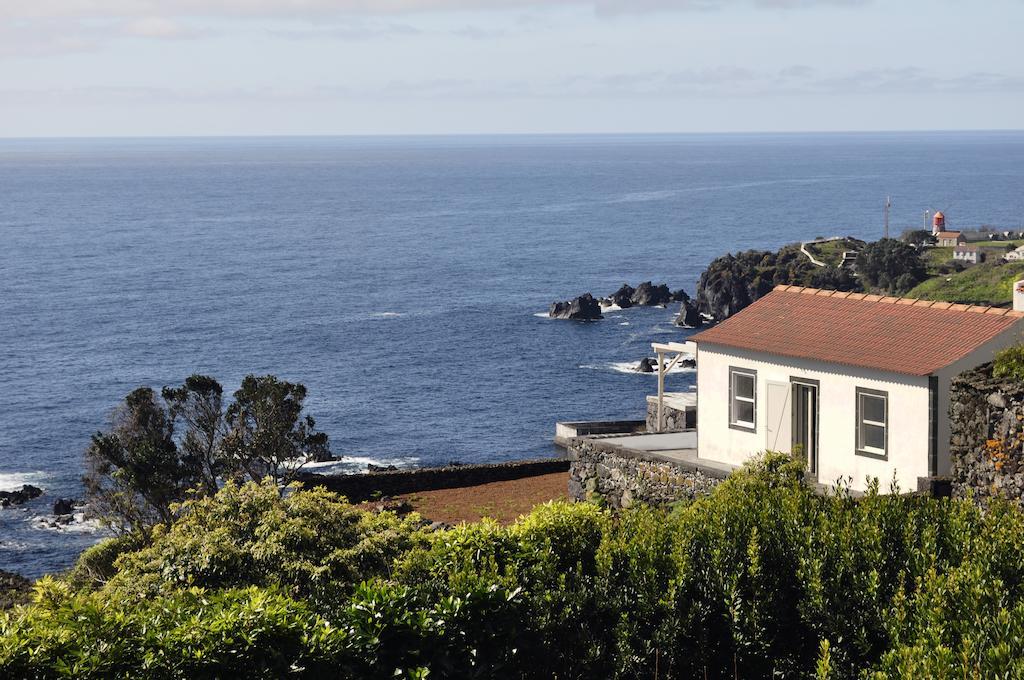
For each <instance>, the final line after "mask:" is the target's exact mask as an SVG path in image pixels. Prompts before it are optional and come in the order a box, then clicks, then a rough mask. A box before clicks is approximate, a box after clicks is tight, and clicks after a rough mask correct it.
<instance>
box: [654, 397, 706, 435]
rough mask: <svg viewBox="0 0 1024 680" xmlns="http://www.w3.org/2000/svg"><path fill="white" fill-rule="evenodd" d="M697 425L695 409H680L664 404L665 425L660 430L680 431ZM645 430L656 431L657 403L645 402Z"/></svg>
mask: <svg viewBox="0 0 1024 680" xmlns="http://www.w3.org/2000/svg"><path fill="white" fill-rule="evenodd" d="M695 427H697V412H696V411H695V410H691V411H689V413H687V412H686V411H681V410H679V409H676V408H672V407H671V406H668V405H667V404H666V405H665V427H664V429H662V432H682V431H683V430H692V429H693V428H695ZM647 431H648V432H657V431H658V404H657V402H654V403H651V402H647Z"/></svg>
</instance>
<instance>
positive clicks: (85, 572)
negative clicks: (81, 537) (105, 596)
mask: <svg viewBox="0 0 1024 680" xmlns="http://www.w3.org/2000/svg"><path fill="white" fill-rule="evenodd" d="M145 545H146V538H145V536H143V535H142V534H139V533H134V534H124V535H122V536H115V537H114V538H108V539H106V540H105V541H101V542H99V543H97V544H96V545H94V546H92V547H90V548H87V549H86V550H85V551H84V552H83V553H82V554H81V555H79V556H78V559H77V560H76V561H75V566H74V567H72V568H71V571H69V572H68V574H67V579H68V581H69V582H70V583H71V584H72V585H74V586H75V587H76V588H87V589H93V588H98V587H100V586H102V585H103V584H105V583H106V582H107V581H109V580H110V579H112V578H113V577H114V576H116V575H117V566H116V563H117V558H119V557H120V556H121V555H123V554H125V553H128V552H132V551H135V550H140V549H142V548H143V547H145Z"/></svg>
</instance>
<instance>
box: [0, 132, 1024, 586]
mask: <svg viewBox="0 0 1024 680" xmlns="http://www.w3.org/2000/svg"><path fill="white" fill-rule="evenodd" d="M1022 189H1024V133H927V134H925V133H921V134H895V133H893V134H807V135H679V136H551V137H547V136H535V137H450V138H446V137H433V138H264V139H139V140H0V489H7V488H13V487H14V486H18V485H20V484H21V483H23V482H25V481H28V482H31V483H35V484H38V485H40V486H42V487H44V488H45V489H46V492H47V495H46V496H45V497H43V498H42V499H40V500H38V501H35V502H33V503H31V504H29V506H28V507H27V508H25V509H6V510H0V568H3V569H10V570H14V571H20V572H22V573H24V574H26V575H29V576H38V575H39V574H41V573H44V572H48V571H54V570H58V569H62V568H65V567H67V566H68V565H69V564H70V563H71V562H72V561H73V560H74V558H75V556H76V555H77V553H78V552H79V551H80V550H81V549H83V548H84V547H85V546H87V545H89V544H90V543H91V542H92V541H94V540H95V539H96V536H95V535H94V534H93V533H90V532H89V531H77V532H76V531H59V530H55V529H47V528H41V527H40V525H39V524H38V522H37V521H36V520H35V519H34V518H35V517H36V516H38V515H40V514H45V513H46V512H47V511H48V506H49V504H50V503H52V500H53V498H54V497H56V496H60V495H65V496H67V495H70V496H81V487H80V482H79V478H80V475H81V459H82V452H83V450H84V449H85V447H86V445H87V444H88V441H89V436H90V434H92V433H93V432H95V431H96V430H97V429H99V428H102V427H103V426H104V425H105V423H106V420H107V418H108V416H109V413H110V412H111V410H112V409H113V408H114V407H115V406H116V405H117V404H118V402H119V400H120V399H121V398H123V396H124V395H125V394H127V393H128V392H129V391H130V390H132V389H133V388H135V387H137V386H139V385H152V386H155V387H160V386H163V385H173V384H179V383H180V382H181V381H182V380H183V379H184V378H185V377H186V376H188V375H189V374H190V373H193V372H202V373H207V374H210V375H213V376H216V377H217V378H219V379H220V380H221V381H222V382H223V383H224V384H225V385H226V386H227V387H228V388H229V389H234V388H235V387H237V385H238V383H239V382H240V380H241V378H242V377H243V376H244V375H246V374H247V373H274V374H276V375H278V376H279V377H282V378H286V379H289V380H293V381H300V382H303V383H305V384H306V385H307V387H308V388H309V392H310V397H309V400H308V403H309V409H310V411H311V413H312V414H313V415H314V416H315V417H316V419H317V422H318V424H319V426H320V427H321V428H322V429H323V430H324V431H326V432H327V433H328V434H329V435H330V437H331V441H332V443H333V448H334V449H335V451H336V452H337V453H340V454H342V455H344V456H347V457H348V458H349V460H350V461H352V463H353V468H356V467H365V464H366V463H367V462H377V463H396V464H399V465H429V464H438V463H444V462H446V461H449V460H459V461H463V462H483V461H500V460H507V459H516V458H527V457H538V456H546V455H550V454H551V453H552V447H551V445H550V439H551V436H552V434H553V428H554V423H555V421H557V420H568V419H594V418H624V417H642V415H643V412H644V396H645V395H646V394H648V393H650V392H651V391H652V390H654V389H655V382H654V379H653V378H652V377H651V376H647V375H640V374H635V373H630V372H628V371H627V370H624V368H625V364H627V363H628V362H635V361H637V360H639V359H640V358H641V357H643V356H645V355H647V354H648V349H649V343H650V342H651V341H653V340H681V339H683V338H684V337H685V336H686V335H687V332H686V331H682V330H680V329H677V328H674V327H673V326H672V325H671V321H672V318H673V316H674V314H675V311H676V310H675V309H629V310H624V311H622V312H614V313H611V314H609V315H608V317H607V318H606V319H605V320H603V321H601V322H598V323H590V324H581V323H573V322H564V321H552V320H548V319H546V318H542V316H543V312H545V310H546V309H547V306H548V304H549V303H550V302H551V301H552V300H555V299H565V298H569V297H572V296H575V295H577V294H579V293H582V292H586V291H592V292H594V293H595V294H600V295H604V294H608V293H610V292H612V291H613V290H615V289H616V288H618V286H619V285H621V284H622V283H623V282H629V283H631V284H633V285H635V284H637V283H639V282H640V281H644V280H648V279H653V280H654V281H655V282H662V281H664V282H667V283H669V285H670V286H672V287H673V288H678V287H685V288H686V289H687V290H688V291H690V292H691V293H692V292H693V290H694V287H695V284H696V281H697V279H698V277H699V275H700V273H701V271H702V270H703V268H704V267H705V265H706V264H707V263H708V262H709V261H710V260H711V259H713V258H714V257H716V256H718V255H720V254H722V253H725V252H727V251H733V252H735V251H737V250H742V249H747V248H775V247H778V246H780V245H782V244H785V243H789V242H793V241H797V240H801V239H806V238H811V237H815V236H829V235H837V234H843V235H845V234H852V235H855V236H858V237H861V238H875V237H878V236H880V235H881V230H882V206H883V203H884V200H885V196H886V195H891V196H892V197H893V203H894V207H893V213H892V214H893V218H892V222H893V231H894V232H897V231H899V230H900V229H903V228H906V227H917V226H919V225H920V224H921V216H922V211H923V210H924V209H926V208H932V209H942V210H944V211H945V212H946V214H947V217H948V219H949V224H950V226H951V227H954V228H956V227H970V226H977V225H979V224H992V225H998V226H1002V227H1006V228H1020V227H1021V224H1022V222H1024V217H1022V216H1024V191H1022ZM538 314H540V315H541V316H538ZM692 383H693V374H692V373H689V374H687V373H683V374H678V375H673V376H671V377H670V379H669V388H670V389H678V390H685V389H689V387H690V386H691V385H692Z"/></svg>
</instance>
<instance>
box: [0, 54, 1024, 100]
mask: <svg viewBox="0 0 1024 680" xmlns="http://www.w3.org/2000/svg"><path fill="white" fill-rule="evenodd" d="M1011 92H1017V93H1020V92H1024V77H1022V76H1018V75H1011V74H1004V73H994V72H969V73H962V74H958V75H954V76H949V77H944V76H939V75H935V74H933V73H929V72H927V71H925V70H923V69H920V68H916V67H906V68H892V69H870V70H863V71H856V72H852V73H846V74H838V75H821V74H819V72H818V71H817V70H816V69H813V68H811V67H807V66H802V65H795V66H790V67H787V68H783V69H779V70H774V71H753V70H748V69H742V68H735V67H720V68H712V69H685V70H676V71H665V72H655V71H651V72H635V73H633V72H624V73H618V74H608V75H600V76H593V75H572V76H562V77H549V78H530V79H525V80H515V79H507V80H500V81H498V80H475V79H467V78H435V79H426V80H392V81H389V82H385V83H381V84H376V85H365V86H361V87H360V86H329V85H323V86H318V87H315V88H291V89H289V88H280V87H274V88H254V89H243V88H235V89H225V90H219V89H218V90H191V89H172V88H160V87H93V88H89V87H81V88H68V89H62V90H44V89H38V90H31V89H21V90H6V91H0V99H2V100H3V101H4V102H5V103H7V104H10V105H21V106H26V107H30V108H31V107H32V106H39V105H61V106H66V105H69V104H75V105H85V106H98V107H102V106H111V105H118V106H150V105H153V104H154V103H166V104H169V105H170V104H175V105H177V104H184V105H197V104H211V103H214V104H223V103H251V104H253V105H258V104H276V105H280V106H292V105H296V104H299V103H303V102H313V103H330V102H335V103H337V102H344V101H351V100H359V101H403V102H429V101H445V102H451V101H457V100H465V101H470V100H474V101H475V100H498V101H507V100H516V99H551V100H555V99H582V100H585V99H604V100H610V99H626V100H628V99H630V98H633V99H646V100H657V99H694V100H698V99H723V98H727V99H739V100H743V99H750V100H754V99H758V98H764V97H773V96H793V95H797V96H804V97H837V96H872V95H879V94H884V95H890V94H902V95H911V96H925V95H937V94H938V95H941V94H946V93H950V94H953V93H957V94H963V93H967V94H972V93H974V94H981V93H1004V94H1005V93H1011Z"/></svg>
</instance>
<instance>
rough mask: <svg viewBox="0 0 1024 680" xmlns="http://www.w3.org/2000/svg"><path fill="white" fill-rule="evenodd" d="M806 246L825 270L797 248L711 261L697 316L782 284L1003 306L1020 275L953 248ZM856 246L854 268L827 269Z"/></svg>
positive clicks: (1023, 271) (738, 305) (739, 305)
mask: <svg viewBox="0 0 1024 680" xmlns="http://www.w3.org/2000/svg"><path fill="white" fill-rule="evenodd" d="M921 233H922V234H925V235H927V233H926V232H921ZM913 234H917V232H912V234H911V235H913ZM808 249H809V250H811V252H812V254H813V255H814V256H815V257H816V258H818V259H819V260H820V261H822V262H826V263H829V266H826V267H818V266H816V265H814V264H812V263H811V261H810V259H809V258H808V257H807V256H806V255H804V254H803V253H801V252H800V246H799V245H798V244H792V245H788V246H784V247H783V248H781V249H779V251H778V252H775V253H772V252H769V251H762V250H748V251H745V252H741V253H737V254H735V255H732V254H729V255H725V256H722V257H719V258H717V259H715V260H714V261H712V262H711V264H710V265H708V268H707V270H705V271H704V273H703V274H702V275H701V278H700V283H699V285H698V287H697V296H696V298H697V303H698V306H699V308H700V311H701V312H703V313H705V314H709V315H711V316H713V317H715V318H716V319H719V320H721V319H725V318H727V317H729V316H730V315H732V314H735V313H736V312H738V311H739V310H741V309H743V308H744V307H746V306H747V305H749V304H750V303H751V302H753V301H755V300H757V299H758V298H759V297H761V296H762V295H765V294H766V293H768V292H769V291H770V290H771V289H772V288H773V287H774V286H777V285H782V284H791V285H799V286H810V287H813V288H826V289H832V290H844V291H858V292H859V291H865V292H872V293H880V294H884V295H901V296H907V297H914V298H924V299H928V300H944V301H949V302H962V303H968V304H987V305H1007V304H1009V303H1010V302H1011V301H1012V297H1013V296H1012V285H1013V282H1014V281H1017V280H1018V279H1020V278H1021V277H1022V276H1024V262H1002V261H1001V260H998V259H989V261H987V262H985V263H982V264H977V265H971V266H967V265H964V264H963V263H960V262H955V261H953V260H952V257H953V249H952V248H940V247H930V248H927V249H925V250H919V249H918V248H915V247H914V246H913V245H911V243H909V242H907V241H905V240H896V239H881V240H879V241H874V242H872V243H864V242H857V241H855V240H851V239H846V240H842V241H834V242H829V243H824V244H814V245H813V246H808ZM853 249H857V250H858V251H859V252H858V255H857V259H856V263H855V265H856V266H855V269H852V270H851V269H841V268H837V267H835V266H832V265H833V264H834V263H838V262H839V261H840V260H841V254H842V252H843V251H845V250H853Z"/></svg>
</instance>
